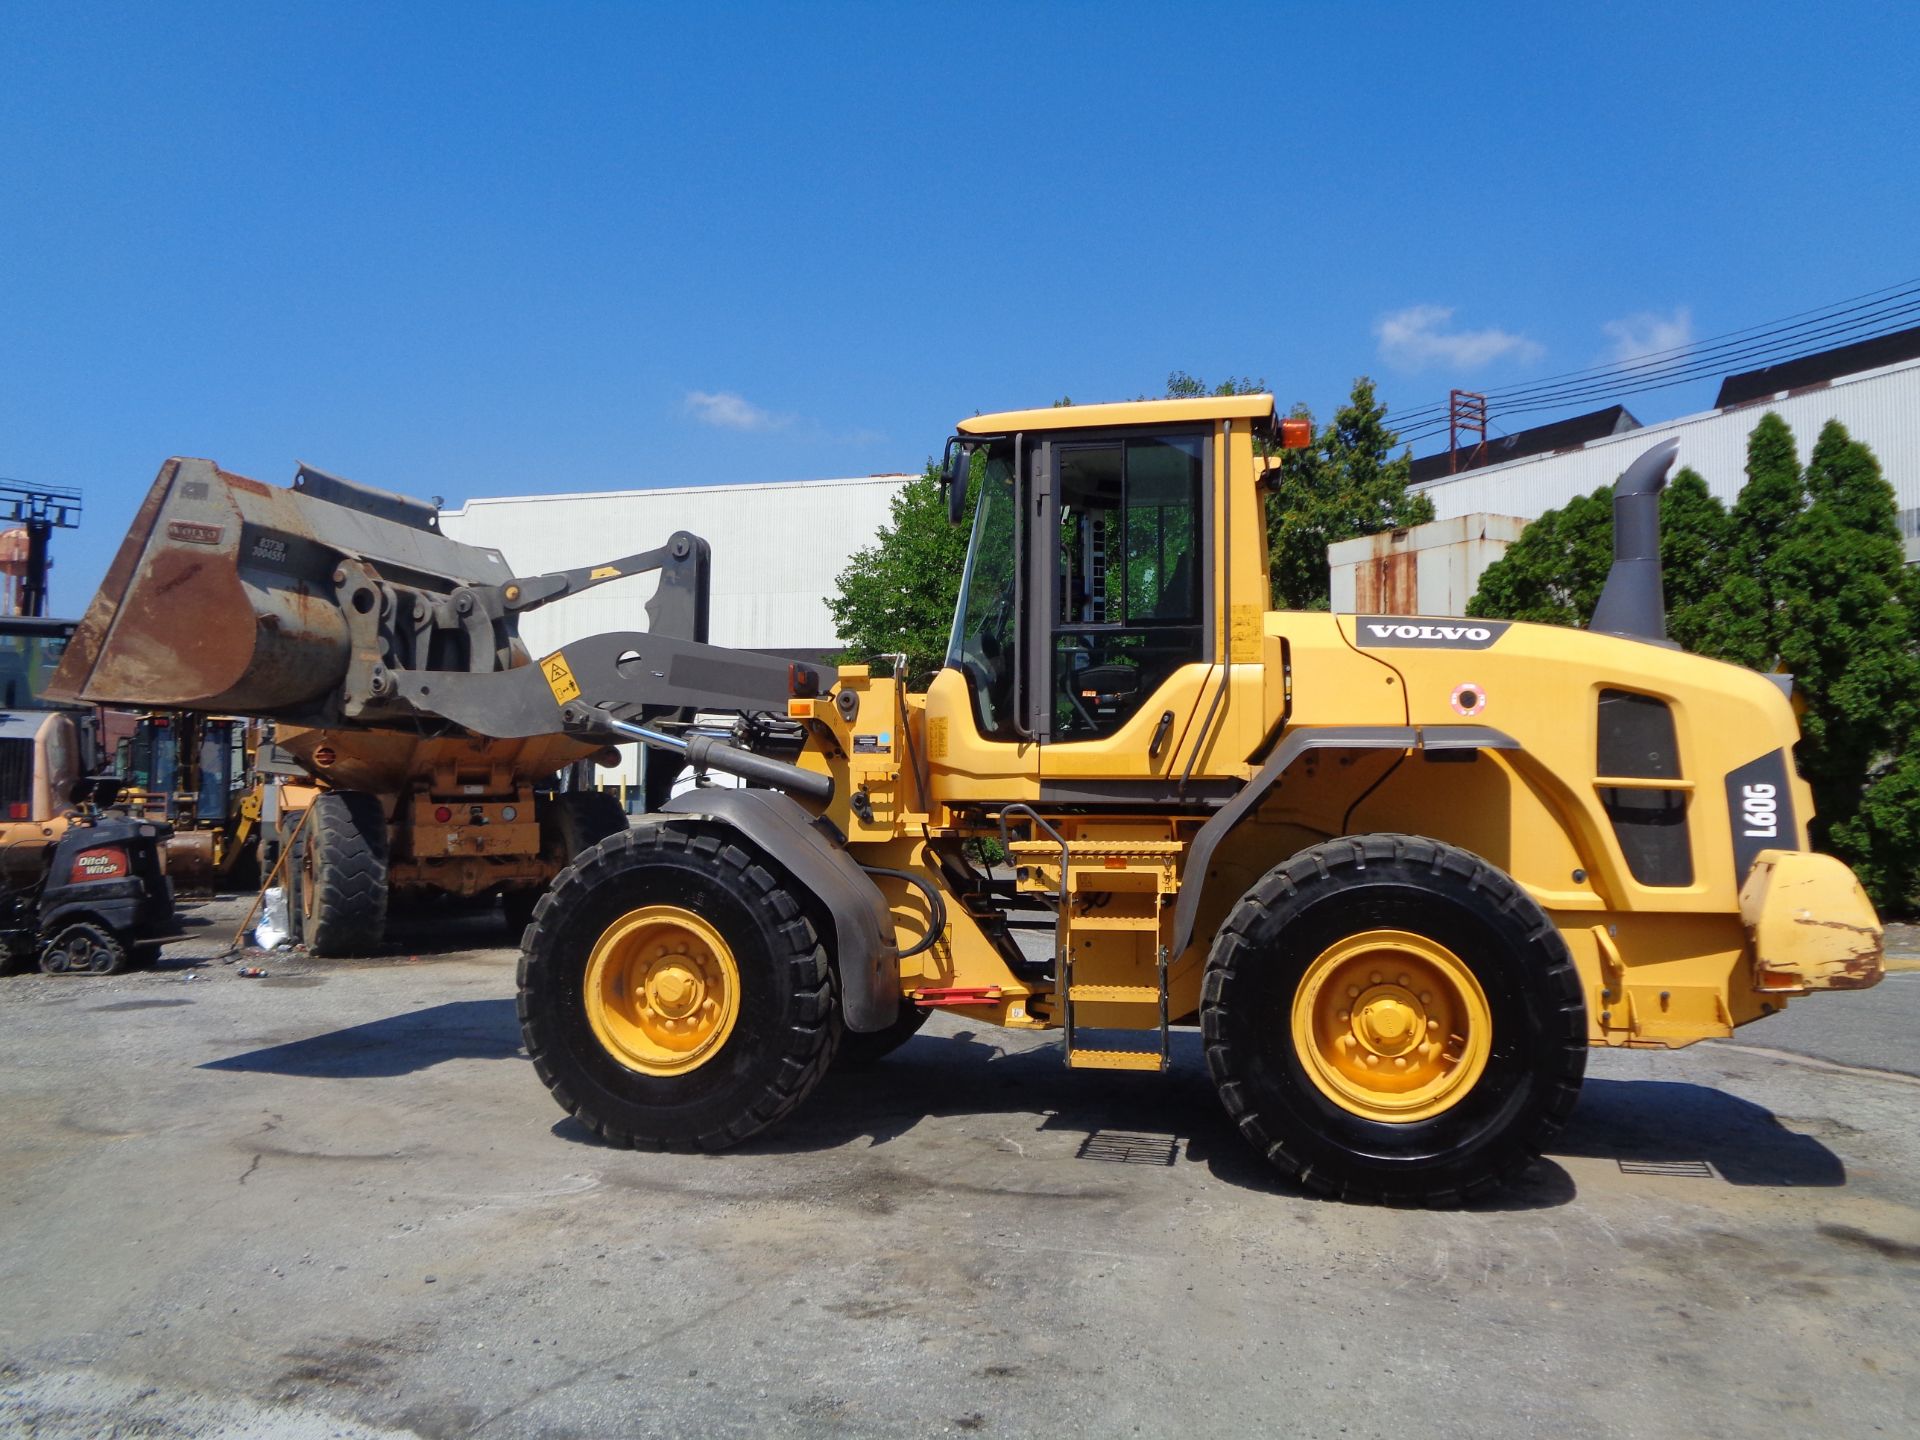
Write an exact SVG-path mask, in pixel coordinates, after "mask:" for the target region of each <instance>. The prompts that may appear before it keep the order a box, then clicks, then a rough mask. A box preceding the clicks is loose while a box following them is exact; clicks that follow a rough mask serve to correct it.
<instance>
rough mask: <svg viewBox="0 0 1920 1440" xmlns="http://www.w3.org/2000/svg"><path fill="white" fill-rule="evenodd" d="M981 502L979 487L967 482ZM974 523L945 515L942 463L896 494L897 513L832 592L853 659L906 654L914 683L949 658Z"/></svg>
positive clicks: (837, 624) (830, 605) (837, 626)
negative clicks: (961, 522)
mask: <svg viewBox="0 0 1920 1440" xmlns="http://www.w3.org/2000/svg"><path fill="white" fill-rule="evenodd" d="M968 488H969V490H970V491H971V492H972V495H971V502H970V503H977V501H978V499H979V495H980V487H979V485H978V484H974V485H971V486H969V487H968ZM968 532H969V527H967V526H965V525H954V524H951V523H949V522H948V519H947V495H946V491H945V490H944V489H942V488H941V485H940V473H939V468H938V467H937V466H936V465H934V464H933V462H931V461H929V462H928V464H927V469H926V473H925V474H923V475H921V476H920V477H919V478H918V479H915V480H910V481H908V482H907V483H906V484H905V485H903V486H902V487H901V488H900V493H899V494H897V495H895V496H894V497H893V519H892V523H891V524H889V525H883V526H882V527H881V528H880V533H879V534H878V535H876V536H875V537H874V540H873V543H872V544H871V545H869V546H867V547H866V548H865V549H863V550H859V551H856V552H855V554H854V556H853V558H852V559H850V560H849V561H848V562H847V568H846V569H845V570H843V571H841V572H840V575H839V577H838V578H837V579H836V580H835V582H834V585H835V589H836V591H837V593H836V594H834V595H831V596H829V597H828V598H827V609H828V610H830V611H832V612H833V624H834V631H835V633H836V634H838V635H839V637H840V643H841V644H843V645H845V646H846V647H847V648H846V652H845V655H844V657H843V658H844V659H845V660H846V661H847V662H848V663H850V664H856V665H864V664H870V663H872V661H873V659H874V657H875V656H878V655H886V654H898V653H904V654H905V655H906V657H907V670H908V672H909V674H910V675H911V676H912V677H913V679H914V683H916V684H921V683H924V682H925V680H926V678H927V677H928V676H929V675H931V674H932V673H933V672H934V671H936V670H938V669H939V668H940V666H941V665H942V664H943V663H944V662H945V660H946V654H947V634H948V631H949V630H950V629H951V628H952V625H953V607H954V605H955V603H956V602H957V601H958V599H959V596H960V572H961V570H962V569H963V568H964V567H965V565H966V559H967V536H968Z"/></svg>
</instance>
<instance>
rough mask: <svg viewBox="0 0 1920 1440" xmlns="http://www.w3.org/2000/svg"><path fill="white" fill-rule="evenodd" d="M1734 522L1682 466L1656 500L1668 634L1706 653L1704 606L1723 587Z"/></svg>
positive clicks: (1697, 478) (1694, 474)
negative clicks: (1658, 500) (1658, 507)
mask: <svg viewBox="0 0 1920 1440" xmlns="http://www.w3.org/2000/svg"><path fill="white" fill-rule="evenodd" d="M1731 539H1732V524H1731V522H1730V521H1729V519H1728V517H1727V507H1726V506H1724V505H1722V504H1721V503H1720V501H1719V499H1718V498H1717V497H1716V496H1715V495H1714V493H1713V492H1712V491H1711V490H1709V489H1707V482H1706V481H1705V480H1704V479H1702V478H1701V476H1700V473H1699V472H1698V471H1696V470H1694V469H1692V468H1691V467H1688V466H1682V467H1681V469H1680V470H1679V471H1678V472H1677V473H1676V474H1675V475H1674V477H1673V479H1672V480H1670V481H1669V482H1668V483H1667V488H1666V489H1665V490H1664V491H1663V492H1662V493H1661V496H1660V575H1661V579H1662V581H1663V582H1664V584H1665V589H1666V597H1667V634H1668V635H1669V636H1671V637H1672V638H1673V640H1674V643H1676V644H1678V645H1681V646H1683V647H1685V648H1686V649H1688V650H1693V651H1697V652H1700V653H1705V648H1704V647H1705V642H1706V641H1707V639H1708V636H1707V634H1706V633H1705V632H1706V630H1707V628H1708V624H1709V621H1708V618H1707V615H1706V612H1705V611H1704V610H1703V608H1702V607H1703V605H1704V603H1705V602H1706V601H1708V600H1709V599H1710V598H1711V597H1713V596H1715V595H1717V594H1718V593H1719V591H1720V589H1721V587H1722V586H1723V585H1724V584H1725V583H1726V571H1727V550H1728V547H1729V544H1730V542H1731Z"/></svg>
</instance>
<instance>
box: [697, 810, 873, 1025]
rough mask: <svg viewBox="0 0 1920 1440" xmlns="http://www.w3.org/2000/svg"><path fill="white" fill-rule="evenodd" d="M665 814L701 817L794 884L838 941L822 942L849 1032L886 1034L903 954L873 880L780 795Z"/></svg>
mask: <svg viewBox="0 0 1920 1440" xmlns="http://www.w3.org/2000/svg"><path fill="white" fill-rule="evenodd" d="M665 813H666V814H669V815H677V816H698V817H703V818H705V819H709V820H713V821H716V822H717V823H719V824H722V825H726V826H728V827H729V828H731V829H733V830H737V831H738V832H739V833H740V835H741V837H742V838H743V839H745V840H746V841H747V842H748V843H749V844H751V845H752V846H753V847H754V848H755V849H756V850H758V851H760V853H761V854H763V855H765V856H766V857H767V858H768V859H769V860H771V861H773V863H774V864H775V865H777V866H778V867H779V868H780V869H782V870H784V871H786V872H787V874H788V875H790V876H791V877H792V878H793V882H794V884H795V885H796V886H798V887H799V889H800V891H801V892H802V893H801V894H800V895H798V896H796V898H797V899H798V900H800V902H801V903H802V904H803V905H805V906H806V907H807V908H808V910H809V911H812V912H813V913H815V914H824V916H825V918H826V922H827V926H828V928H829V929H830V931H831V932H832V933H830V934H827V935H823V936H821V937H820V938H821V939H822V940H824V941H825V942H826V945H827V950H828V953H829V954H830V955H832V956H833V958H834V963H835V969H836V970H837V971H838V973H839V976H840V1003H841V1008H842V1011H843V1013H844V1015H845V1019H846V1024H847V1029H849V1030H853V1031H857V1032H860V1033H869V1032H872V1031H875V1030H884V1029H886V1028H887V1027H888V1026H889V1025H891V1024H893V1022H894V1018H895V1016H897V1015H898V1013H899V1008H900V950H899V947H898V945H897V944H896V943H895V942H894V938H893V913H892V911H890V910H889V909H888V908H887V901H886V897H885V896H884V895H882V894H881V893H880V887H879V886H878V885H875V884H874V883H873V881H872V879H871V878H869V877H868V875H867V873H866V872H865V871H864V870H862V869H861V868H860V867H859V865H857V864H856V863H855V862H854V859H853V857H852V856H851V855H849V854H848V853H847V852H846V850H845V849H844V848H843V847H841V846H840V845H838V844H836V843H835V842H834V840H833V839H832V837H830V836H829V835H828V834H827V833H826V832H825V831H823V830H822V829H821V828H820V826H819V825H817V824H816V823H815V821H814V817H813V816H812V815H810V814H809V813H808V812H807V811H806V810H805V809H804V808H802V807H801V805H800V804H799V802H797V801H796V800H794V799H793V798H792V797H791V796H788V795H785V794H783V793H781V792H780V791H778V790H727V789H722V788H720V787H718V786H716V787H714V788H712V789H707V790H691V791H688V792H687V793H686V794H684V795H681V796H677V797H676V798H674V799H673V800H670V801H669V802H668V803H667V805H666V810H665Z"/></svg>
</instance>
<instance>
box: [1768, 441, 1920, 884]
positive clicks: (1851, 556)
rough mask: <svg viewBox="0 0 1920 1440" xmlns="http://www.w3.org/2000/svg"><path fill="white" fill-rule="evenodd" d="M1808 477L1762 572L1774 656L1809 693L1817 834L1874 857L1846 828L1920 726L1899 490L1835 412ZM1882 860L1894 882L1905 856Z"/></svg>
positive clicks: (1918, 662)
mask: <svg viewBox="0 0 1920 1440" xmlns="http://www.w3.org/2000/svg"><path fill="white" fill-rule="evenodd" d="M1806 480H1807V490H1808V492H1809V494H1810V495H1811V496H1812V497H1813V499H1812V504H1810V505H1809V506H1807V508H1806V509H1804V510H1803V511H1801V512H1800V513H1799V514H1797V515H1795V516H1793V517H1792V518H1791V519H1790V520H1789V521H1788V523H1787V525H1786V526H1785V528H1784V530H1783V532H1782V536H1781V538H1780V541H1779V543H1778V545H1777V546H1776V547H1775V548H1774V550H1773V553H1772V555H1771V556H1770V557H1769V559H1768V561H1767V568H1766V571H1765V583H1766V587H1767V589H1768V590H1769V592H1770V593H1771V594H1772V595H1774V596H1775V597H1777V599H1776V601H1775V611H1774V628H1775V644H1776V649H1775V657H1776V659H1777V661H1778V663H1779V666H1780V668H1781V669H1783V670H1785V671H1787V672H1788V673H1789V674H1791V675H1792V676H1793V677H1794V685H1795V687H1796V688H1797V689H1798V690H1799V691H1800V692H1801V694H1802V696H1803V697H1804V698H1805V701H1806V703H1805V706H1804V707H1803V713H1802V716H1801V721H1800V728H1801V735H1802V738H1801V742H1800V747H1799V750H1798V752H1797V759H1798V761H1799V765H1800V773H1801V774H1802V775H1804V776H1805V777H1806V780H1807V783H1808V784H1809V785H1811V786H1812V787H1813V792H1814V808H1815V811H1816V818H1815V822H1814V824H1815V843H1817V844H1820V845H1821V846H1822V848H1826V847H1827V846H1828V845H1832V847H1833V848H1835V849H1836V850H1838V852H1839V853H1840V854H1842V855H1843V856H1845V858H1847V859H1848V860H1849V861H1857V862H1861V863H1869V862H1871V861H1872V860H1873V859H1874V857H1873V856H1872V855H1871V854H1870V852H1868V851H1864V850H1856V849H1855V848H1854V842H1853V841H1852V840H1848V839H1843V838H1840V837H1841V835H1842V834H1843V833H1844V834H1846V835H1852V834H1853V831H1852V830H1851V828H1848V827H1849V826H1850V822H1852V821H1853V820H1854V819H1855V817H1856V815H1857V814H1858V812H1859V810H1860V807H1861V805H1862V804H1863V802H1864V799H1865V789H1864V786H1865V784H1866V782H1867V781H1868V778H1869V777H1870V776H1874V775H1875V774H1876V773H1877V772H1878V771H1880V770H1882V769H1885V768H1886V767H1887V766H1888V765H1889V763H1890V762H1891V760H1892V758H1893V757H1894V756H1895V755H1896V754H1897V753H1898V752H1899V751H1901V750H1903V749H1904V748H1905V743H1904V742H1906V741H1908V740H1909V738H1910V737H1911V736H1912V735H1913V733H1914V731H1915V729H1916V725H1917V724H1920V652H1917V651H1916V647H1915V644H1914V638H1915V634H1916V627H1917V626H1920V617H1917V616H1916V610H1915V606H1914V589H1913V584H1912V577H1911V576H1910V575H1909V574H1908V572H1907V569H1906V564H1905V556H1904V554H1903V553H1902V548H1901V544H1900V536H1899V529H1898V526H1897V522H1896V519H1895V509H1894V497H1893V488H1892V487H1891V486H1890V485H1888V484H1887V482H1886V481H1885V480H1884V479H1882V478H1881V475H1880V466H1879V464H1878V462H1877V461H1876V460H1875V459H1874V457H1873V453H1872V452H1871V451H1870V450H1868V449H1867V447H1866V446H1864V445H1862V444H1860V443H1858V442H1857V441H1855V440H1853V439H1852V438H1851V437H1850V436H1849V435H1848V434H1847V432H1846V429H1845V427H1844V426H1842V425H1841V424H1840V423H1839V422H1838V421H1831V422H1829V423H1828V424H1827V426H1826V428H1825V429H1824V430H1822V431H1821V434H1820V440H1819V443H1818V444H1817V445H1816V446H1815V447H1814V453H1813V455H1812V457H1811V458H1810V459H1809V462H1808V466H1807V475H1806ZM1860 838H1862V839H1864V838H1865V836H1864V835H1863V836H1861V837H1860ZM1876 868H1877V871H1878V872H1882V873H1883V878H1881V879H1878V880H1877V881H1876V884H1877V885H1886V884H1895V883H1897V882H1896V881H1895V878H1894V877H1895V876H1896V875H1897V873H1898V870H1899V867H1898V865H1897V864H1895V863H1894V862H1892V861H1891V860H1886V861H1884V862H1883V863H1882V864H1880V865H1879V866H1877V867H1876ZM1876 898H1877V899H1880V900H1881V901H1882V903H1885V901H1886V900H1887V898H1889V897H1888V896H1886V895H1885V894H1880V895H1876Z"/></svg>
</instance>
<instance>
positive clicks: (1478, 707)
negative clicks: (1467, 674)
mask: <svg viewBox="0 0 1920 1440" xmlns="http://www.w3.org/2000/svg"><path fill="white" fill-rule="evenodd" d="M1452 703H1453V710H1454V713H1455V714H1456V715H1466V716H1469V717H1471V716H1474V715H1478V714H1479V713H1480V712H1481V711H1482V710H1485V709H1486V708H1487V692H1486V688H1485V687H1484V686H1481V685H1476V684H1474V683H1473V682H1472V681H1471V680H1469V681H1467V682H1466V683H1465V684H1464V685H1456V686H1454V687H1453V702H1452Z"/></svg>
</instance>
